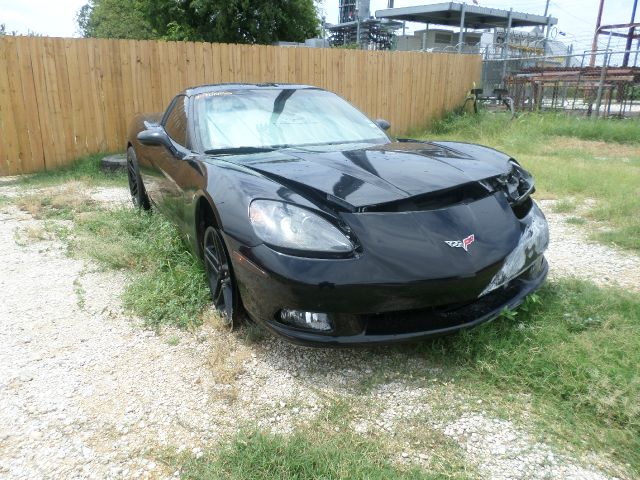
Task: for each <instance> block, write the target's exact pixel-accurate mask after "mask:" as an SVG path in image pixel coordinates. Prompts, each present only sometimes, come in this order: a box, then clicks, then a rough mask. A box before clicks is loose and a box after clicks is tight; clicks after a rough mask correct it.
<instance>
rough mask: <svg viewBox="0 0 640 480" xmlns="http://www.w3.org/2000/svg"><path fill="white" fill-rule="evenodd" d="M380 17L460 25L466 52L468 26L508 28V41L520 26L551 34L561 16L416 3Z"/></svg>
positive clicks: (460, 39) (459, 44)
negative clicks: (465, 38)
mask: <svg viewBox="0 0 640 480" xmlns="http://www.w3.org/2000/svg"><path fill="white" fill-rule="evenodd" d="M376 18H378V19H382V20H393V21H402V22H419V23H424V24H426V25H427V29H428V26H429V24H432V25H446V26H450V27H459V29H460V30H459V31H458V33H457V35H458V41H457V50H458V52H459V53H462V52H463V50H464V48H463V45H464V43H465V42H464V35H465V30H466V29H469V28H471V29H489V28H503V29H505V31H506V32H507V33H506V38H505V44H507V45H508V44H509V33H510V32H511V29H512V28H516V27H546V32H547V35H548V32H549V29H550V27H551V26H552V25H555V24H557V23H558V19H557V18H554V17H551V16H543V15H533V14H530V13H522V12H514V11H513V10H499V9H497V8H486V7H479V6H476V5H467V4H466V3H456V2H447V3H436V4H432V5H418V6H415V7H399V8H387V9H385V10H378V11H376Z"/></svg>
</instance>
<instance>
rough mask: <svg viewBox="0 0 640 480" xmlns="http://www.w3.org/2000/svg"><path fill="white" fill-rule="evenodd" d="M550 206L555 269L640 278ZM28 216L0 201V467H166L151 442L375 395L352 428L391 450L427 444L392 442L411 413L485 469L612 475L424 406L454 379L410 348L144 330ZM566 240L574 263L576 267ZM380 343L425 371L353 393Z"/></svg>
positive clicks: (209, 436) (303, 414)
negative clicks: (428, 382) (25, 237)
mask: <svg viewBox="0 0 640 480" xmlns="http://www.w3.org/2000/svg"><path fill="white" fill-rule="evenodd" d="M8 188H9V187H2V186H0V195H10V194H11V192H10V191H9V190H8ZM92 196H93V197H94V199H96V200H97V201H102V202H109V203H110V204H117V203H120V202H124V201H127V195H126V192H125V191H123V190H122V189H114V188H107V189H96V190H93V191H92ZM548 207H549V205H548V204H545V205H543V208H545V209H546V210H547V213H548V217H549V221H550V223H551V232H552V241H551V247H550V251H549V259H550V263H551V265H552V275H553V276H560V275H566V274H572V275H577V276H580V277H584V278H590V279H594V276H599V275H600V274H601V273H602V272H603V271H604V270H603V268H605V267H604V266H603V265H606V271H607V272H611V273H610V275H609V278H611V279H612V280H611V282H613V279H616V280H618V281H620V277H618V274H619V273H621V272H622V273H624V275H630V274H633V270H634V269H635V275H636V277H635V278H636V279H637V274H638V271H640V269H638V265H640V264H639V263H638V262H639V260H638V258H637V257H633V256H631V255H629V254H625V253H621V252H618V251H616V250H612V249H610V248H608V247H603V246H600V245H596V244H591V243H584V241H583V240H582V236H583V235H582V234H581V232H580V231H579V230H577V229H576V228H575V227H572V226H570V225H567V224H565V223H564V222H563V217H562V216H560V215H557V214H553V213H549V212H550V209H549V208H548ZM38 223H39V222H38V221H36V220H34V219H32V218H31V217H30V216H29V215H27V214H25V213H23V212H20V211H19V210H17V209H16V208H15V207H12V206H6V207H4V209H0V244H1V245H2V246H3V248H2V249H0V265H1V266H2V275H1V276H0V292H2V294H3V299H2V302H0V342H1V344H2V345H3V348H2V349H1V350H0V405H1V406H2V408H1V409H0V477H2V478H9V479H33V478H56V479H57V478H172V477H175V476H177V473H178V472H173V471H171V470H169V469H168V467H167V466H165V465H163V464H159V463H158V462H157V461H156V460H155V458H156V457H155V455H154V452H155V451H157V449H161V448H163V447H177V448H178V450H185V449H189V450H191V451H193V452H194V453H195V454H196V455H198V454H199V452H201V450H202V448H204V447H206V446H207V445H210V444H212V443H215V442H216V441H217V440H219V439H221V438H223V437H224V436H226V435H228V434H230V433H233V432H235V431H237V430H238V429H239V428H241V427H242V426H244V425H255V423H256V422H257V424H258V425H259V426H261V427H264V428H267V429H270V430H272V431H275V432H289V431H292V430H293V429H294V428H295V427H296V426H297V425H301V424H304V423H306V422H308V421H309V420H310V419H312V418H315V416H316V415H318V413H319V412H320V411H321V409H322V407H323V406H326V405H327V404H328V403H329V402H330V400H331V399H332V398H336V397H339V396H341V397H345V398H350V399H353V400H354V404H355V403H359V404H361V405H365V406H371V408H370V409H369V408H365V410H364V411H363V412H361V413H360V414H357V415H356V416H355V418H354V420H353V423H352V428H354V429H355V430H356V431H358V432H361V433H363V434H366V433H367V432H377V434H383V435H384V434H388V435H390V436H391V437H393V438H394V439H395V440H394V442H395V443H394V445H396V444H397V448H398V452H397V459H398V461H399V462H412V461H414V462H417V463H420V462H422V461H424V460H425V459H428V458H429V453H430V452H429V450H428V449H426V448H423V450H420V448H417V447H415V446H414V445H411V444H406V445H405V444H403V443H402V442H403V440H402V429H403V428H404V425H406V422H407V421H413V422H414V423H415V422H418V423H417V424H418V425H420V423H419V422H424V425H425V428H426V427H428V428H431V429H436V430H437V431H439V432H440V433H441V434H442V435H445V436H446V437H447V438H450V439H452V440H453V441H454V442H455V443H457V444H458V445H459V446H460V447H461V449H462V451H463V452H464V455H465V458H466V461H467V462H469V464H471V465H474V466H476V467H477V468H478V471H479V473H480V475H481V477H482V478H496V479H502V478H505V479H506V478H511V479H531V478H535V479H537V478H539V479H543V478H573V479H578V478H580V479H605V478H610V477H607V476H606V475H605V474H604V473H602V472H601V471H600V470H599V469H598V468H596V467H594V466H592V465H598V464H605V465H606V463H605V462H602V461H601V460H599V459H595V460H593V461H589V462H586V463H590V464H592V465H586V463H585V459H575V458H570V457H568V456H566V455H563V454H561V453H558V452H555V451H554V449H553V448H552V447H551V446H549V445H545V444H542V443H540V442H539V441H537V440H535V439H533V438H532V436H531V435H530V434H529V433H528V432H527V431H524V430H522V429H521V428H519V427H516V426H515V425H514V424H513V423H511V422H508V421H504V420H498V419H495V418H491V416H490V415H489V414H488V413H486V412H484V411H483V410H474V411H473V412H469V411H463V412H460V413H455V412H453V413H452V415H453V417H454V418H453V420H442V421H441V420H438V419H439V418H445V417H440V416H439V415H436V414H432V413H433V412H432V409H433V408H434V405H432V403H431V399H432V398H441V397H442V395H443V392H446V393H445V394H444V395H445V397H446V395H458V396H459V393H458V394H456V393H455V392H456V390H455V387H453V390H452V386H451V385H444V384H443V382H442V380H441V379H440V371H439V370H438V369H437V368H434V367H433V366H430V365H425V364H424V360H421V359H419V358H416V357H411V356H403V355H402V354H401V353H397V352H396V353H394V352H392V351H390V350H389V349H385V348H380V349H373V350H338V351H336V350H313V349H305V348H301V347H296V346H292V345H289V344H286V343H284V342H282V341H280V340H278V339H274V338H268V339H266V340H263V341H262V342H260V343H259V344H255V345H251V346H248V345H245V344H244V343H242V342H241V341H240V340H239V337H238V336H237V335H233V334H226V333H222V332H220V331H219V330H217V329H216V328H215V326H214V325H212V324H205V326H203V327H202V328H201V329H199V330H198V331H197V332H195V333H188V332H182V331H177V330H172V329H166V330H165V331H163V334H162V335H161V336H157V335H156V334H155V333H153V332H149V331H145V330H143V329H141V328H140V326H139V321H138V320H137V319H135V318H131V317H128V316H127V315H125V314H124V312H123V311H122V308H121V306H120V301H119V297H120V293H121V291H122V289H123V286H124V285H125V283H126V277H125V276H124V275H122V274H115V273H113V272H104V271H100V270H97V269H96V268H95V266H93V265H91V264H88V263H86V262H83V261H80V260H76V259H72V258H69V257H67V256H66V254H65V250H64V247H63V245H62V244H61V243H60V242H58V241H57V240H53V239H46V238H45V239H44V240H43V239H41V238H37V239H35V240H33V239H32V240H30V241H21V242H16V238H21V236H20V232H22V231H25V230H27V231H28V229H29V228H35V227H37V226H38ZM576 245H580V248H581V252H582V255H581V257H580V263H579V264H578V265H579V267H574V266H573V262H574V260H575V246H576ZM602 258H606V259H607V260H606V262H604V263H603V262H602V261H601V259H602ZM625 272H626V273H625ZM596 280H597V278H596ZM620 284H621V285H623V283H620ZM627 286H629V287H630V288H632V287H635V288H637V287H638V282H637V281H636V283H633V282H631V283H629V284H628V285H627ZM391 355H393V356H394V357H393V358H394V367H392V368H394V369H397V370H398V372H395V373H396V374H397V375H398V376H399V377H400V376H401V371H402V370H403V368H404V367H405V366H407V364H410V363H416V364H420V365H419V366H420V368H422V369H423V370H424V371H427V372H429V375H431V376H432V377H433V378H432V380H433V385H432V386H431V387H429V388H417V387H413V386H411V385H409V384H405V383H403V382H399V383H396V382H394V381H388V382H385V383H383V384H382V385H379V386H378V387H376V388H374V389H373V390H372V391H370V392H368V393H366V394H362V393H359V392H361V388H360V386H361V385H362V383H363V382H366V381H367V380H368V379H369V378H370V377H371V375H372V373H373V372H374V371H376V369H378V368H380V367H382V366H385V365H388V362H389V359H390V358H391V357H390V356H391ZM345 366H347V367H345ZM411 366H415V365H411ZM390 368H391V367H390ZM391 373H394V372H391ZM452 391H453V393H451V392H452ZM469 402H472V403H475V402H481V399H469ZM446 404H447V403H446V402H445V405H446ZM373 406H375V407H373ZM439 408H442V404H441V405H439ZM425 418H427V419H428V420H425ZM446 418H449V417H446Z"/></svg>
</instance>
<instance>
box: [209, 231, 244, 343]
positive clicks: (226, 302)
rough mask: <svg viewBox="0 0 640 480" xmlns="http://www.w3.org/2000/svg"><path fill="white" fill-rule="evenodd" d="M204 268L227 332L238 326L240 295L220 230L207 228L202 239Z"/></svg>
mask: <svg viewBox="0 0 640 480" xmlns="http://www.w3.org/2000/svg"><path fill="white" fill-rule="evenodd" d="M202 254H203V258H204V268H205V272H206V274H207V280H208V283H209V289H210V290H211V298H212V300H213V305H214V307H215V308H216V310H217V311H218V313H219V314H220V316H221V317H222V322H223V325H224V327H225V328H226V329H228V330H230V331H231V330H233V329H235V328H236V327H237V326H238V323H239V318H240V295H239V292H238V288H237V286H236V282H235V277H234V275H233V269H232V266H231V259H230V258H229V254H228V253H227V249H226V247H225V244H224V240H223V239H222V234H221V233H220V230H218V229H217V228H215V227H212V226H209V227H207V229H206V230H205V232H204V235H203V239H202Z"/></svg>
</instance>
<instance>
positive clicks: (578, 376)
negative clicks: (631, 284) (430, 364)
mask: <svg viewBox="0 0 640 480" xmlns="http://www.w3.org/2000/svg"><path fill="white" fill-rule="evenodd" d="M639 319H640V299H638V298H637V296H633V295H630V294H627V293H625V292H621V291H617V290H613V289H611V290H607V289H599V288H598V287H596V286H594V285H592V284H590V283H587V282H579V281H575V280H564V281H558V282H553V283H549V284H547V285H546V286H545V287H544V288H543V289H542V290H540V293H539V301H538V302H534V303H529V304H528V305H526V308H525V309H520V310H518V315H516V316H513V317H511V318H509V317H503V318H501V319H499V320H496V321H495V322H493V323H491V324H487V325H484V326H481V327H479V328H476V329H473V330H470V331H464V332H461V333H460V334H459V335H454V336H450V337H445V338H441V339H437V340H435V341H433V342H431V343H425V344H423V345H422V346H421V347H420V348H421V349H423V352H424V354H426V356H427V357H428V358H429V359H430V360H431V361H440V362H444V363H448V364H449V365H452V366H455V367H456V370H455V372H456V373H455V374H456V375H457V376H459V377H462V378H464V379H465V381H468V382H471V384H473V385H475V386H476V387H479V388H488V389H491V390H495V389H497V390H498V391H506V390H508V391H511V392H522V393H527V394H531V395H533V398H534V399H535V401H536V403H537V405H538V406H539V408H540V411H544V412H545V416H546V418H547V419H549V420H550V421H549V422H548V424H547V428H549V429H550V430H551V431H553V430H555V431H556V433H559V434H561V435H564V436H566V437H567V438H569V439H571V440H572V441H573V442H575V443H576V444H578V445H583V444H584V443H587V444H588V445H589V446H591V447H592V448H594V449H596V450H598V451H604V452H606V453H608V454H610V455H612V456H614V457H616V458H617V459H618V461H622V462H624V463H630V464H631V465H632V466H633V468H635V469H636V471H640V403H638V401H637V400H638V398H640V376H638V365H639V364H640V322H639V321H638V320H639ZM418 374H419V373H418Z"/></svg>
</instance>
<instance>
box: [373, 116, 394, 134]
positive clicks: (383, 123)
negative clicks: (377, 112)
mask: <svg viewBox="0 0 640 480" xmlns="http://www.w3.org/2000/svg"><path fill="white" fill-rule="evenodd" d="M374 123H375V124H376V125H378V126H379V127H380V128H381V129H382V130H384V131H385V132H386V131H387V130H389V129H390V128H391V124H390V123H389V122H387V121H386V120H385V119H383V118H379V119H377V120H376V121H375V122H374Z"/></svg>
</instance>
